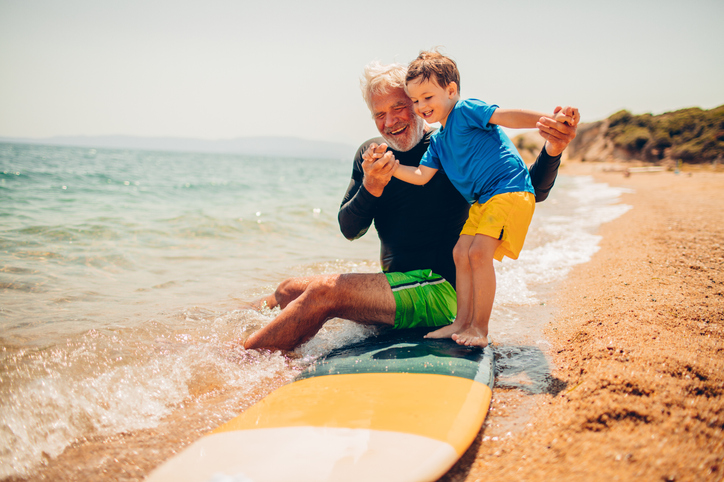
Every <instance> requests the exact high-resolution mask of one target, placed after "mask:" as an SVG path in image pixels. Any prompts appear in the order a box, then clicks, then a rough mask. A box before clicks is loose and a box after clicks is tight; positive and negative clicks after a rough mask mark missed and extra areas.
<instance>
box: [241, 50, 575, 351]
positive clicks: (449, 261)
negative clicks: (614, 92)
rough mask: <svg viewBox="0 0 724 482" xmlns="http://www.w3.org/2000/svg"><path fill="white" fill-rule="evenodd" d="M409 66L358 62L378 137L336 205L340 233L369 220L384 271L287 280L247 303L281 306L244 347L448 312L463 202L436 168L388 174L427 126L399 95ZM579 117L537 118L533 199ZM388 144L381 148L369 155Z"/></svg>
mask: <svg viewBox="0 0 724 482" xmlns="http://www.w3.org/2000/svg"><path fill="white" fill-rule="evenodd" d="M405 73H406V67H405V66H403V65H399V64H393V65H386V66H385V65H380V64H378V63H372V64H370V65H368V66H367V67H365V76H364V79H362V82H361V88H362V94H363V97H364V99H365V101H366V102H367V105H368V107H369V109H370V111H371V113H372V117H373V119H374V121H375V124H376V126H377V130H378V131H379V132H380V135H381V136H382V137H381V138H376V139H371V140H369V141H367V142H366V143H364V144H363V145H362V146H361V147H360V148H359V150H358V151H357V155H356V157H355V160H354V168H353V173H352V180H351V182H350V185H349V187H348V188H347V192H346V194H345V196H344V199H343V201H342V206H341V208H340V211H339V224H340V228H341V229H342V233H343V234H344V236H345V237H346V238H348V239H350V240H353V239H357V238H359V237H360V236H362V235H364V234H365V233H366V232H367V229H368V228H369V227H370V225H371V224H372V222H374V223H375V228H376V230H377V233H378V235H379V238H380V243H381V253H380V257H381V264H382V270H383V272H382V273H375V274H368V273H347V274H333V275H322V276H313V277H306V278H290V279H287V280H284V281H283V282H282V283H281V284H280V285H279V287H278V288H277V289H276V291H275V292H274V293H273V294H271V295H269V296H266V297H264V298H261V299H260V300H257V301H256V302H255V303H254V305H255V306H257V307H261V306H264V305H266V306H268V307H269V308H274V307H276V306H280V307H281V308H282V311H281V312H280V314H279V315H278V316H277V317H276V318H275V319H274V320H272V321H271V322H270V323H269V324H268V325H266V326H265V327H263V328H262V329H260V330H259V331H257V332H256V333H253V334H252V335H251V336H250V337H249V338H248V339H247V340H246V341H245V343H244V347H245V348H247V349H251V348H271V349H282V350H292V349H294V348H295V347H297V346H299V345H300V344H302V343H304V342H305V341H307V340H308V339H310V338H311V337H312V336H314V335H315V334H316V333H317V332H318V331H319V330H320V329H321V328H322V326H323V325H324V323H325V322H326V321H327V320H329V319H332V318H344V319H347V320H352V321H355V322H357V323H362V324H377V325H383V326H384V325H387V326H390V327H395V328H412V327H420V326H422V327H424V326H428V327H431V328H433V327H436V326H441V325H445V324H449V323H451V322H452V320H453V319H454V317H455V310H456V301H455V290H454V287H455V263H454V261H453V256H452V253H453V247H454V246H455V243H456V242H457V240H458V236H459V234H460V230H461V229H462V226H463V224H464V223H465V220H466V218H467V214H468V209H469V205H468V203H467V202H466V201H465V200H464V199H463V197H462V196H461V195H460V194H459V193H458V192H457V191H456V190H455V188H454V187H453V186H452V184H451V183H450V181H449V180H448V178H447V176H446V175H445V173H444V172H443V171H439V172H438V173H437V174H436V175H435V176H434V177H433V178H432V180H431V181H430V182H428V183H427V184H426V185H424V186H415V185H412V184H407V183H404V182H402V181H400V180H398V179H393V178H392V174H391V173H392V170H393V168H394V159H397V160H399V161H400V163H401V164H405V165H411V166H417V165H418V164H419V162H420V159H421V158H422V155H423V154H424V153H425V151H426V150H427V146H428V144H429V141H430V136H431V134H432V133H433V131H434V130H433V129H430V128H429V127H428V126H427V125H426V124H425V122H424V121H423V120H422V119H421V118H419V117H417V116H416V115H415V114H414V112H413V108H412V101H411V100H410V98H409V97H408V96H407V95H406V94H405V91H404V81H405ZM578 120H579V119H578V116H577V115H576V118H575V119H570V121H569V122H568V123H561V122H556V121H555V120H553V119H551V118H547V117H543V118H541V119H540V121H539V122H538V125H537V127H538V129H539V131H540V134H541V135H542V136H543V137H544V138H545V139H546V143H545V146H544V147H543V150H542V151H541V153H540V155H539V156H538V159H537V160H536V162H535V163H534V164H533V165H532V166H531V167H530V175H531V180H532V183H533V187H534V188H535V191H536V201H543V200H544V199H545V198H546V197H547V196H548V192H549V191H550V189H551V188H552V187H553V183H554V181H555V178H556V175H557V173H558V166H559V164H560V155H561V153H562V152H563V150H564V149H565V148H566V146H567V145H568V144H569V143H570V142H571V140H573V138H574V137H575V136H576V125H577V123H578ZM386 151H389V154H386V155H383V156H382V157H381V158H378V157H379V156H374V155H372V154H373V153H375V152H376V153H382V152H386Z"/></svg>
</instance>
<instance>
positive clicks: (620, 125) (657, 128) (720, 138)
mask: <svg viewBox="0 0 724 482" xmlns="http://www.w3.org/2000/svg"><path fill="white" fill-rule="evenodd" d="M608 120H609V129H608V132H607V133H606V137H608V138H610V139H612V140H613V143H614V144H615V145H616V146H617V147H619V148H622V149H625V150H627V151H629V152H631V153H633V154H638V155H639V156H640V158H641V159H644V160H647V161H652V162H653V161H658V160H661V159H664V158H670V159H676V160H678V159H681V160H683V161H686V162H690V163H700V162H710V161H714V160H716V159H719V160H721V159H722V158H724V105H722V106H719V107H717V108H716V109H711V110H702V109H699V108H698V107H693V108H690V109H682V110H677V111H676V112H667V113H665V114H661V115H657V116H653V115H651V114H642V115H633V114H631V113H630V112H629V111H627V110H622V111H619V112H616V113H615V114H613V115H612V116H611V117H609V118H608Z"/></svg>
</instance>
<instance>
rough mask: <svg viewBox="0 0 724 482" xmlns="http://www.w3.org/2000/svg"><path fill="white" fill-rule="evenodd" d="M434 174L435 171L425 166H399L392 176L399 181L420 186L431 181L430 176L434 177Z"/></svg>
mask: <svg viewBox="0 0 724 482" xmlns="http://www.w3.org/2000/svg"><path fill="white" fill-rule="evenodd" d="M436 172H437V169H433V168H432V167H427V166H418V167H412V166H402V165H399V166H397V169H395V171H394V172H393V173H392V175H393V176H394V177H396V178H397V179H400V180H401V181H405V182H409V183H410V184H417V185H418V186H420V185H423V184H427V181H429V180H430V179H432V176H434V175H435V173H436Z"/></svg>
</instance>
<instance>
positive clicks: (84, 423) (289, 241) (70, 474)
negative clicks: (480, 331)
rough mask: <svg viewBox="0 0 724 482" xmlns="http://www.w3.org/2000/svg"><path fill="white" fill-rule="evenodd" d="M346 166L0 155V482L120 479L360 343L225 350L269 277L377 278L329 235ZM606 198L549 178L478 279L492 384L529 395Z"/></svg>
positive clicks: (262, 316)
mask: <svg viewBox="0 0 724 482" xmlns="http://www.w3.org/2000/svg"><path fill="white" fill-rule="evenodd" d="M352 154H353V153H350V159H347V160H334V159H293V158H264V157H245V156H240V155H218V154H213V155H210V154H194V153H170V152H144V151H131V150H105V149H98V150H93V149H85V148H70V147H51V146H39V145H37V146H30V145H17V144H0V330H1V331H0V347H1V351H0V446H2V447H4V449H3V450H1V451H0V478H2V477H5V476H10V475H30V474H33V473H34V471H36V470H38V469H42V470H48V469H47V468H44V467H45V466H46V465H48V467H50V468H52V467H53V464H54V463H55V464H56V465H58V464H61V465H63V464H65V465H63V466H67V468H66V469H53V470H59V471H60V472H56V473H53V475H52V476H48V477H50V478H52V479H56V480H57V479H65V480H97V478H98V474H99V473H103V474H106V476H108V474H116V476H117V477H120V475H119V474H120V473H121V472H123V471H125V472H123V474H124V475H123V477H124V478H125V479H127V480H140V479H141V478H142V477H143V475H144V473H145V471H147V470H148V468H150V467H153V465H155V464H158V463H159V462H160V461H162V460H164V459H165V458H167V457H168V456H170V455H171V454H172V453H173V452H174V451H176V450H178V448H179V447H180V445H181V444H182V442H181V439H182V438H183V437H188V438H190V439H191V440H192V439H193V438H195V437H198V436H199V435H201V434H202V433H204V432H205V431H207V430H209V429H211V428H213V427H215V426H216V425H218V424H219V423H221V422H223V421H225V420H227V419H229V418H230V417H232V416H233V415H235V414H237V413H239V412H240V411H241V410H243V409H244V408H246V407H247V406H249V405H250V404H252V403H254V402H255V401H256V400H258V399H259V398H260V397H262V396H264V395H265V394H266V393H269V392H270V391H271V390H273V389H274V388H276V387H278V386H279V385H281V384H283V383H286V382H288V381H290V380H291V379H292V378H293V377H294V376H295V375H296V374H298V373H299V371H300V370H302V369H303V367H304V366H306V365H307V364H308V363H310V361H311V360H313V359H314V358H316V357H318V356H320V355H321V354H323V353H326V352H328V351H329V350H331V349H332V348H334V347H337V346H341V345H343V344H345V343H347V342H348V341H350V340H354V339H359V338H362V337H364V336H368V335H369V334H370V333H371V329H370V328H363V327H360V326H358V325H356V324H354V323H351V322H347V321H344V320H333V321H332V322H330V323H329V324H328V325H327V327H326V328H325V329H324V330H323V331H322V332H320V334H319V335H318V336H317V337H315V338H314V339H313V340H311V341H310V342H308V343H307V344H306V345H304V346H302V347H300V348H299V349H297V350H296V351H295V352H294V353H292V354H288V355H282V354H281V353H279V352H275V353H268V352H261V353H258V352H247V351H245V350H244V349H243V348H242V347H241V346H240V345H239V343H238V341H239V340H242V339H244V338H245V337H246V336H248V334H249V333H251V332H253V331H254V330H256V329H258V328H259V327H261V326H263V325H264V324H265V323H268V322H269V321H270V320H271V319H272V318H273V316H274V313H273V312H268V311H267V312H263V313H257V312H254V311H250V310H246V309H244V308H243V303H242V302H243V301H244V300H249V299H253V298H256V297H258V296H260V295H261V294H265V293H268V292H270V291H272V290H273V289H274V287H275V286H276V284H277V283H278V282H279V281H281V280H282V279H284V278H286V277H289V276H304V275H313V274H321V273H334V272H351V271H356V272H377V271H378V270H379V268H378V261H377V260H378V241H377V239H376V235H375V233H374V231H373V230H371V232H369V233H368V234H367V235H366V236H365V237H364V238H362V239H360V240H357V241H355V242H352V243H350V242H349V241H347V240H345V239H344V238H343V237H342V235H341V234H340V232H339V228H338V225H337V209H338V207H339V202H340V201H341V199H342V196H343V194H344V191H345V189H346V187H347V185H348V183H349V178H350V174H351V156H352ZM619 195H620V191H619V190H616V189H612V188H610V187H608V186H605V185H602V184H596V183H595V182H593V180H592V179H590V178H585V177H576V178H574V177H566V176H561V177H560V179H559V181H558V183H557V186H556V188H555V190H554V192H553V194H552V195H551V198H550V199H549V200H548V201H546V202H545V203H542V204H539V205H538V208H537V211H536V215H535V218H534V222H533V224H532V226H531V229H530V231H529V235H528V241H527V242H526V246H525V249H524V251H523V253H522V255H521V258H520V259H519V260H518V261H516V262H504V263H501V264H497V265H496V270H497V273H498V294H497V297H496V305H495V309H494V313H493V317H492V319H491V336H492V338H493V339H494V340H495V341H496V343H497V344H498V346H496V353H497V358H498V373H497V375H498V382H497V383H498V384H499V385H507V386H509V387H512V388H517V389H521V390H526V391H528V392H533V393H535V392H539V391H541V390H544V389H545V385H546V383H547V376H548V375H549V369H548V366H547V362H546V356H545V348H546V343H547V342H546V341H545V339H544V337H543V335H542V328H543V325H544V324H545V322H546V321H547V320H548V319H549V315H550V313H549V311H548V309H549V308H548V306H547V305H546V301H547V300H548V298H549V297H550V293H551V290H553V289H554V287H555V286H556V283H557V282H558V281H560V280H562V279H564V278H565V276H566V275H567V273H568V271H569V270H570V269H571V267H573V266H575V265H576V264H579V263H582V262H586V261H587V260H588V259H590V256H591V255H592V254H593V253H595V251H596V250H597V249H598V248H597V243H598V240H599V238H598V236H597V235H596V230H597V228H598V227H599V226H600V225H601V223H603V222H606V221H608V220H611V219H613V218H615V217H617V216H619V215H620V214H621V213H623V212H625V210H626V209H627V207H626V206H622V205H620V204H617V200H618V196H619ZM120 434H123V436H122V437H121V435H120ZM113 437H116V438H113ZM119 437H121V438H119ZM149 437H150V439H151V440H152V443H151V445H153V447H154V450H152V451H148V450H143V447H146V446H147V445H148V444H149V442H148V438H149ZM109 440H110V442H109ZM64 451H65V453H64ZM129 460H130V461H132V463H130V462H129ZM58 461H60V462H58ZM61 462H62V463H61ZM129 463H130V466H133V467H135V468H134V469H133V470H131V469H129V468H128V467H129ZM109 477H110V478H114V476H109Z"/></svg>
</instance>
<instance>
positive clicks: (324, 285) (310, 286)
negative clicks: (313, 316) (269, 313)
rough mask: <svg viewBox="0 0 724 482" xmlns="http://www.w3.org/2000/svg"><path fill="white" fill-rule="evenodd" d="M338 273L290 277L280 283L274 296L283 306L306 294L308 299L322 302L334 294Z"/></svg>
mask: <svg viewBox="0 0 724 482" xmlns="http://www.w3.org/2000/svg"><path fill="white" fill-rule="evenodd" d="M337 276H338V275H324V276H313V277H309V278H288V279H285V280H284V281H282V282H281V283H279V286H278V287H277V289H276V291H275V292H274V296H275V297H276V299H277V302H278V303H279V305H280V306H281V307H282V308H285V307H286V306H287V305H288V304H289V303H291V302H292V301H294V300H296V299H297V298H299V297H300V296H302V295H304V296H305V298H306V299H307V300H310V301H311V300H314V301H315V302H317V303H320V304H322V303H323V302H324V301H325V300H326V299H328V298H329V297H330V296H332V295H333V293H334V290H335V287H336V277H337Z"/></svg>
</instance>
